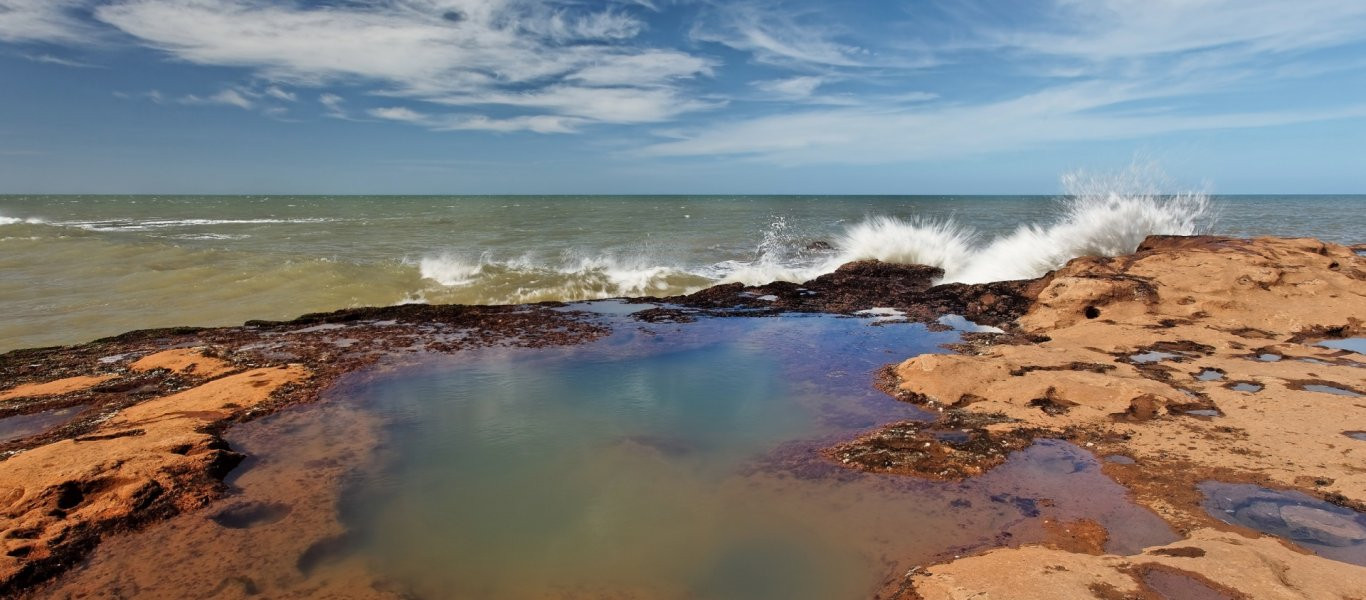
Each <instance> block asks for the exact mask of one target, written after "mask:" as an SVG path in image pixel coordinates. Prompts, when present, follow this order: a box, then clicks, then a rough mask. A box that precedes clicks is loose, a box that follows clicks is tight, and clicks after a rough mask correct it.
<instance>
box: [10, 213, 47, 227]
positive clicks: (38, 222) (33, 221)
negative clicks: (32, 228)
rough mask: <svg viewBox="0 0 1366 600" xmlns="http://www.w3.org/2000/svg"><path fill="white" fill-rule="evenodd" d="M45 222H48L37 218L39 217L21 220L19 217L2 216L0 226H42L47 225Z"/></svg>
mask: <svg viewBox="0 0 1366 600" xmlns="http://www.w3.org/2000/svg"><path fill="white" fill-rule="evenodd" d="M45 222H46V221H44V220H42V219H39V218H37V217H29V218H27V219H21V218H19V217H6V216H4V215H0V225H20V224H28V225H42V224H43V223H45Z"/></svg>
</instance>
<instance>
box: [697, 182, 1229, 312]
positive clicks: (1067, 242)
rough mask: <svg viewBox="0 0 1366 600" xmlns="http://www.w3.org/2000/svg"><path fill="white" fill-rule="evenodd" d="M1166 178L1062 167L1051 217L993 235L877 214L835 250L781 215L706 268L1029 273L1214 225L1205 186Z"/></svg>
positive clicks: (722, 275) (720, 274)
mask: <svg viewBox="0 0 1366 600" xmlns="http://www.w3.org/2000/svg"><path fill="white" fill-rule="evenodd" d="M1164 183H1165V182H1164V181H1163V178H1162V177H1161V174H1160V173H1159V172H1158V171H1157V170H1156V169H1155V168H1153V167H1151V166H1143V165H1140V166H1134V167H1131V168H1129V169H1128V170H1126V171H1123V172H1120V173H1118V174H1112V175H1091V174H1085V173H1076V174H1069V175H1065V176H1063V187H1064V189H1065V190H1066V192H1067V193H1066V195H1064V196H1063V197H1061V198H1059V199H1058V200H1057V201H1055V203H1054V204H1053V205H1052V206H1051V207H1049V208H1051V209H1052V212H1053V214H1054V217H1053V218H1052V219H1051V220H1044V221H1041V222H1037V223H1023V224H1021V225H1019V226H1018V227H1017V228H1016V229H1015V230H1014V231H1012V232H1010V233H1008V234H1005V235H1001V236H997V237H994V238H990V239H983V237H982V236H981V235H979V234H978V233H976V232H975V231H974V230H973V229H971V228H969V227H967V226H965V225H962V224H959V223H957V222H955V221H953V220H952V219H946V220H942V221H934V220H928V219H922V218H914V217H913V218H910V219H904V220H903V219H898V218H895V217H889V216H874V217H870V218H868V219H865V220H863V221H861V222H859V223H856V224H854V225H851V226H849V227H846V228H845V230H844V232H843V234H842V235H841V236H839V238H838V241H837V243H836V247H837V252H836V253H835V254H833V255H830V254H824V255H817V254H810V253H806V254H804V253H802V252H800V251H794V250H792V248H799V247H800V246H799V245H798V244H797V243H794V241H793V240H791V239H789V238H791V237H792V236H791V235H790V233H789V231H790V228H789V227H788V226H787V224H786V222H785V221H783V220H781V219H779V220H777V221H775V222H774V224H773V225H772V226H770V228H769V231H767V232H765V234H764V241H763V243H761V244H760V245H759V248H758V250H757V252H756V258H755V260H753V261H725V262H721V263H717V264H715V265H712V267H711V268H710V269H709V270H710V271H711V273H712V274H713V276H715V278H717V279H718V280H720V281H722V282H724V283H732V282H739V283H743V284H746V285H761V284H764V283H768V282H771V281H792V282H803V281H809V280H811V279H814V278H816V277H818V276H820V275H824V274H826V273H830V272H833V271H834V270H835V269H837V268H839V266H840V265H842V264H845V263H847V262H851V261H856V260H868V259H876V260H880V261H884V262H891V263H900V264H922V265H930V266H934V267H939V268H941V269H944V277H943V278H942V280H941V282H942V283H986V282H991V281H1005V280H1010V279H1030V278H1034V277H1039V276H1041V275H1043V274H1044V273H1047V272H1048V271H1051V270H1053V269H1057V268H1059V267H1061V266H1063V265H1064V264H1066V262H1067V261H1069V260H1071V259H1073V258H1076V257H1079V256H1117V255H1121V254H1127V253H1130V252H1133V251H1134V250H1135V249H1137V248H1138V245H1139V243H1141V242H1142V241H1143V239H1144V238H1146V237H1147V236H1149V235H1192V234H1197V233H1202V232H1203V231H1205V230H1207V229H1208V228H1209V226H1210V225H1212V224H1213V221H1214V219H1215V216H1216V214H1215V210H1214V207H1213V206H1212V204H1211V202H1210V200H1209V197H1208V195H1206V194H1204V193H1199V192H1194V193H1176V194H1164V193H1161V192H1160V191H1159V189H1160V188H1161V187H1162V185H1163V184H1164Z"/></svg>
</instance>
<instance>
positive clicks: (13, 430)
mask: <svg viewBox="0 0 1366 600" xmlns="http://www.w3.org/2000/svg"><path fill="white" fill-rule="evenodd" d="M84 408H85V407H84V406H68V407H65V408H54V409H51V410H45V411H42V412H36V413H33V414H29V415H14V416H12V417H5V418H3V419H0V443H3V442H12V441H14V440H19V439H23V438H26V437H28V436H31V435H38V434H40V433H43V432H44V431H47V430H49V429H52V428H53V427H57V426H58V425H62V424H64V423H66V422H68V421H70V420H71V419H72V418H74V417H75V416H76V415H77V414H80V412H81V410H83V409H84Z"/></svg>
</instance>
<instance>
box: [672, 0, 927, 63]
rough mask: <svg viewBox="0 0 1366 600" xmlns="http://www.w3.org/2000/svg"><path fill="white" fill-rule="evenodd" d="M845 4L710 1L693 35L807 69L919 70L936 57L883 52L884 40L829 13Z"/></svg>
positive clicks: (761, 58) (767, 60) (761, 59)
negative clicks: (805, 6) (859, 31)
mask: <svg viewBox="0 0 1366 600" xmlns="http://www.w3.org/2000/svg"><path fill="white" fill-rule="evenodd" d="M847 6H848V5H844V4H831V5H823V6H819V7H818V8H816V9H802V8H800V6H799V4H798V3H794V2H782V3H780V2H776V1H774V0H723V1H712V2H708V3H707V10H706V11H704V13H703V14H702V16H701V17H700V18H699V19H698V20H697V21H696V22H695V23H694V24H693V27H692V30H691V32H690V35H691V37H692V39H694V40H697V41H700V42H711V43H717V44H722V45H725V46H729V47H731V48H734V49H736V50H741V51H744V52H748V53H750V54H751V55H753V57H754V59H755V60H757V61H758V62H761V63H767V64H772V65H780V66H787V67H794V68H802V69H807V70H820V71H826V70H829V69H832V68H833V69H838V68H872V67H877V68H897V69H914V68H922V67H927V66H932V65H934V64H935V63H936V61H935V60H934V59H933V58H932V57H930V56H928V55H925V54H922V53H913V52H909V51H906V50H905V49H901V50H897V51H895V52H885V53H884V52H881V51H879V50H878V49H876V48H874V47H870V45H869V44H873V43H876V42H879V41H881V40H875V39H872V38H871V37H870V36H866V35H862V34H855V33H852V32H850V31H848V30H845V29H844V28H842V27H841V26H840V25H839V24H838V20H837V19H832V18H830V14H829V13H834V14H839V13H840V12H841V10H840V9H845V8H847Z"/></svg>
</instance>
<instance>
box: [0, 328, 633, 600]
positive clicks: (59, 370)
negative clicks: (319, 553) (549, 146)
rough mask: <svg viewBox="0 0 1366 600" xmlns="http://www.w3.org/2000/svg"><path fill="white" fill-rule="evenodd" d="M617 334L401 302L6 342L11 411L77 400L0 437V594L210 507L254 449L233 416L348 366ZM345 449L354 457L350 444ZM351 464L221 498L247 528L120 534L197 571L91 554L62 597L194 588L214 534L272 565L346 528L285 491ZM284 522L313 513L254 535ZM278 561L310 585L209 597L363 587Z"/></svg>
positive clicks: (270, 407)
mask: <svg viewBox="0 0 1366 600" xmlns="http://www.w3.org/2000/svg"><path fill="white" fill-rule="evenodd" d="M605 332H606V330H605V328H604V327H602V326H601V325H599V324H597V323H594V322H592V321H591V320H590V319H586V318H582V315H577V314H575V313H570V312H564V311H561V310H556V307H555V306H551V305H545V306H522V307H464V306H444V307H437V306H397V307H389V308H374V309H355V310H346V311H339V312H336V313H327V314H318V315H307V316H304V317H301V318H299V319H297V320H295V321H289V322H254V323H249V324H247V325H246V326H243V327H226V328H216V329H197V328H179V329H162V330H149V331H139V332H133V333H130V334H125V335H122V336H118V337H114V338H109V339H105V340H99V341H96V342H92V343H90V344H84V345H80V346H71V347H64V348H40V349H34V350H18V351H14V352H9V353H6V354H0V418H3V417H8V416H15V415H27V414H33V413H38V412H42V411H48V410H52V409H54V408H68V407H76V408H77V409H78V410H79V412H78V413H77V415H76V416H75V417H73V418H72V419H70V420H69V421H68V422H66V423H63V424H61V425H59V426H56V427H54V428H52V429H50V430H48V431H44V432H41V433H38V434H35V435H30V436H26V437H22V438H20V439H14V440H11V441H8V442H4V443H0V551H3V552H0V596H5V597H10V596H13V595H15V594H17V593H19V592H21V591H26V590H32V589H33V588H34V587H35V586H37V585H39V584H41V583H42V582H44V581H46V580H48V579H50V578H51V577H53V576H54V575H57V574H58V573H61V572H63V571H65V570H67V569H69V568H71V567H72V566H73V565H75V564H77V563H78V562H79V561H80V560H81V559H82V558H83V557H85V556H87V555H88V554H89V552H90V551H91V550H92V549H93V548H95V547H96V545H97V544H99V543H100V542H101V541H103V540H105V539H106V538H109V537H111V536H115V535H116V534H120V533H125V532H130V531H135V530H141V529H143V528H145V527H147V526H148V525H150V524H153V523H158V522H162V521H165V520H166V519H171V518H173V517H175V516H176V515H185V514H191V513H196V512H198V511H199V509H202V508H205V507H208V506H210V505H211V504H213V503H214V502H215V501H217V500H220V499H221V498H223V497H224V495H225V493H226V491H227V488H226V486H225V485H224V483H223V479H224V477H225V476H226V475H227V474H228V473H229V472H230V471H232V470H233V468H234V467H235V466H237V464H238V463H239V462H241V461H242V460H243V458H244V455H243V454H241V453H240V452H238V451H237V449H234V448H232V447H231V446H230V445H229V444H228V443H227V441H225V438H224V437H223V432H224V431H226V430H227V429H228V428H229V427H230V426H232V425H233V424H236V423H241V422H244V421H249V420H253V419H256V418H258V417H261V416H265V415H269V414H272V413H275V412H278V411H279V410H281V409H283V408H286V407H289V406H292V405H296V404H301V403H307V402H312V401H314V400H316V399H317V397H318V395H319V393H320V392H321V391H322V390H324V389H326V388H327V387H328V386H329V385H330V384H331V383H332V382H333V381H335V380H336V379H337V378H338V377H340V376H341V375H343V374H346V373H350V372H354V371H357V370H359V369H361V368H364V367H368V366H371V365H374V364H375V363H376V361H378V360H380V359H381V358H385V359H391V360H401V359H402V357H403V356H405V355H413V356H416V355H420V354H422V353H425V352H451V351H455V350H459V349H462V348H470V347H484V346H490V345H495V344H506V345H517V346H545V345H561V344H572V343H578V342H582V341H585V340H588V339H593V338H595V337H597V336H600V335H602V334H604V333H605ZM304 418H306V417H304ZM365 439H368V438H366V437H365V436H364V435H360V434H359V433H357V434H352V435H349V436H348V438H347V442H348V443H349V444H351V445H356V444H357V443H359V441H363V440H365ZM366 447H367V446H366V445H365V444H364V443H360V447H359V448H354V449H351V450H350V451H351V452H352V453H353V454H360V453H363V452H364V450H365V449H366ZM331 450H333V451H335V453H340V452H341V445H338V446H336V447H333V448H331ZM310 451H313V452H314V453H317V451H318V449H310ZM299 456H301V457H302V456H304V453H303V452H300V453H299ZM336 459H337V457H336V456H333V457H332V458H330V459H325V458H320V459H319V460H320V461H321V460H329V461H335V460H336ZM347 464H348V463H347V462H346V461H341V462H330V463H329V464H328V465H327V466H325V467H324V466H315V467H311V471H312V472H313V474H314V476H313V477H311V478H310V479H309V481H308V482H301V483H300V485H301V489H299V490H293V492H297V493H290V491H289V490H284V489H281V490H279V491H280V492H281V493H282V497H281V498H271V499H268V501H261V502H258V505H253V506H243V507H238V513H233V512H231V511H232V509H233V507H231V506H225V507H222V509H221V511H220V512H216V513H214V515H219V516H221V517H222V518H221V519H220V521H223V522H227V523H230V524H231V523H239V524H241V525H242V526H241V527H239V528H238V529H236V530H234V531H237V532H238V533H235V534H224V533H222V532H223V531H224V530H225V529H227V530H233V529H232V528H230V527H227V526H225V525H223V524H222V522H216V521H211V520H208V519H207V518H206V517H203V516H197V517H196V519H197V520H193V521H191V522H194V523H201V522H210V523H215V525H214V526H213V527H212V528H209V529H205V528H203V527H200V528H199V529H194V528H190V527H184V528H181V529H179V532H178V533H174V532H173V533H170V534H168V533H166V530H164V529H162V530H160V531H161V533H160V534H158V535H162V536H165V539H163V540H161V541H158V542H156V543H151V542H150V541H148V540H139V539H137V538H138V536H133V537H132V538H129V537H127V536H124V537H121V538H120V539H121V540H122V541H121V542H120V543H121V544H125V546H124V547H125V551H126V552H131V551H132V549H133V548H141V549H142V550H141V551H143V552H151V553H154V554H155V553H160V552H163V551H170V552H182V551H183V552H184V554H185V557H186V558H185V561H182V563H181V565H182V566H184V567H186V568H189V567H191V566H193V567H195V569H192V570H188V571H185V570H182V571H176V573H175V574H178V575H179V577H181V578H180V579H179V580H177V579H175V578H173V577H171V575H172V573H169V572H167V571H166V570H164V569H163V570H152V571H148V572H144V573H129V572H120V573H113V574H111V573H108V572H103V571H100V569H99V568H98V565H91V566H90V567H88V568H87V569H86V570H84V571H82V573H84V575H83V579H79V580H76V581H88V582H91V583H89V584H88V585H86V586H85V587H81V586H80V585H76V587H74V588H73V587H71V586H64V587H63V592H62V593H63V594H69V595H73V596H77V597H85V596H89V595H91V594H94V595H100V594H105V595H110V594H112V595H120V594H122V595H126V596H129V597H132V596H139V597H165V598H175V597H185V594H187V593H188V590H190V589H191V588H190V587H188V586H187V582H188V581H189V580H190V578H192V577H194V576H195V575H194V573H198V574H199V575H202V576H206V577H207V576H209V573H212V572H215V571H213V570H211V569H208V566H209V565H222V566H224V567H228V566H230V561H226V559H225V558H223V557H220V556H216V555H215V554H213V553H209V554H207V555H203V556H201V555H200V553H198V552H197V551H196V548H198V547H199V546H196V544H203V543H204V541H205V540H209V541H212V542H214V543H220V542H223V541H224V540H225V539H227V538H228V537H233V538H234V539H236V538H241V540H240V542H241V544H240V545H241V546H242V548H241V551H240V552H239V554H238V555H237V556H238V558H237V560H238V562H241V563H243V564H253V565H256V566H258V567H259V566H260V565H261V564H264V563H266V562H268V561H265V560H264V559H262V556H266V555H267V554H268V551H267V549H273V550H271V551H275V552H279V551H282V550H281V548H284V549H285V550H288V549H290V548H292V547H294V546H298V548H297V549H298V550H299V552H300V553H302V552H304V551H306V550H307V549H308V548H310V547H312V544H314V543H316V542H319V541H320V540H321V539H325V538H327V537H329V536H336V535H339V532H340V531H341V525H340V523H339V522H338V521H337V520H336V510H335V508H329V507H311V508H310V509H309V510H299V511H289V513H288V514H282V513H280V512H279V509H278V506H276V505H277V504H279V501H280V500H285V501H289V502H293V503H295V504H296V505H297V504H298V503H300V502H302V500H300V498H308V497H312V496H310V494H314V495H316V497H317V499H318V500H317V501H318V502H331V501H332V500H331V499H332V498H335V492H336V487H337V486H338V485H339V481H340V478H341V477H342V476H343V475H344V474H345V472H346V471H347V469H348V468H349V467H348V466H347ZM351 464H354V461H353V462H352V463H351ZM315 503H316V502H315ZM272 507H275V508H272ZM222 511H228V512H222ZM272 511H274V512H272ZM234 515H235V516H234ZM286 518H293V519H295V520H298V519H304V520H305V521H306V523H305V524H304V525H301V526H300V527H299V528H296V529H293V530H290V531H291V535H292V536H293V537H291V538H289V539H287V540H282V541H280V542H279V543H277V544H275V545H273V546H272V545H269V544H264V543H263V542H264V540H261V539H259V536H253V535H252V534H251V533H250V532H251V529H252V527H251V525H252V523H253V522H255V521H259V520H260V519H286ZM196 532H197V533H196ZM253 538H254V539H253ZM129 539H132V540H133V541H131V542H130V541H128V540H129ZM148 544H151V545H148ZM277 555H278V554H277ZM272 556H276V555H272ZM196 561H198V562H196ZM253 561H254V562H253ZM275 571H278V572H279V573H285V572H289V573H292V574H293V575H294V576H295V579H294V580H292V581H293V584H297V585H294V586H293V587H284V586H277V587H270V586H267V585H265V584H264V583H263V584H257V583H251V584H250V585H247V584H244V583H242V582H241V581H237V580H236V579H232V580H230V581H229V580H227V579H225V580H224V581H225V583H223V585H224V586H225V587H223V588H222V589H221V590H218V591H215V592H213V594H210V595H219V594H220V592H221V593H223V594H228V595H229V596H247V595H252V594H254V593H255V591H253V590H256V591H260V590H262V589H271V590H274V591H275V592H279V591H281V590H284V589H290V590H292V591H291V593H295V594H298V595H299V597H306V596H308V595H309V593H307V592H306V591H301V590H309V589H313V590H315V591H321V590H332V591H336V590H345V589H350V585H351V584H353V583H356V582H355V581H353V580H346V581H343V580H335V581H333V580H327V581H321V582H317V581H306V582H305V581H303V580H302V579H301V577H302V575H301V574H300V571H299V570H298V569H296V567H295V565H285V566H284V567H280V568H278V569H275ZM243 576H244V577H247V578H248V579H247V580H248V581H250V576H249V575H243ZM280 577H284V575H280ZM201 583H202V582H201ZM213 583H215V584H217V583H219V582H218V581H217V580H215V581H214V582H213ZM305 584H306V585H305ZM310 586H312V587H310ZM115 589H117V590H121V591H118V592H117V593H115V592H114V591H112V590H115ZM196 589H197V588H196ZM198 591H200V592H204V593H205V594H207V593H208V592H210V591H213V590H210V589H202V590H198ZM52 593H56V592H55V591H53V592H52ZM329 593H330V592H329ZM190 595H191V596H194V595H198V594H190Z"/></svg>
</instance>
